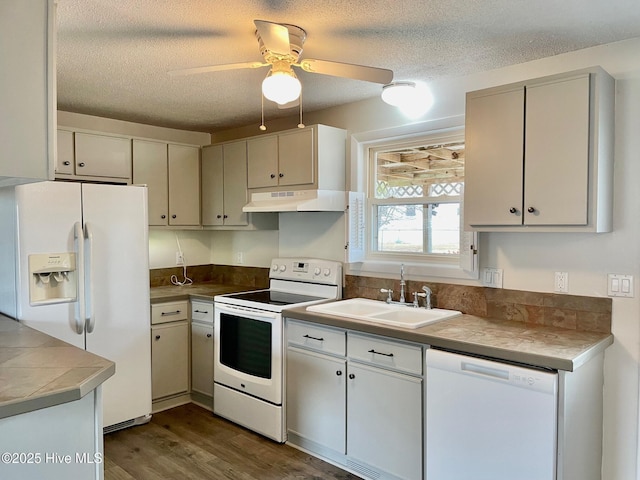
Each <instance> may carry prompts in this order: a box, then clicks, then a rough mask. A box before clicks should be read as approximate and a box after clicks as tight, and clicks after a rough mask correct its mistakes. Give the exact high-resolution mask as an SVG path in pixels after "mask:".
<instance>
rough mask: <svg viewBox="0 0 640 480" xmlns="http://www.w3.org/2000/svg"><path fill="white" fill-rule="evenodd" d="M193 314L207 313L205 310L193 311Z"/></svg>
mask: <svg viewBox="0 0 640 480" xmlns="http://www.w3.org/2000/svg"><path fill="white" fill-rule="evenodd" d="M193 313H209V312H208V311H207V310H194V311H193Z"/></svg>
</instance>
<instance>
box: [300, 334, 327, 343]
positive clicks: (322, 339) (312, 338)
mask: <svg viewBox="0 0 640 480" xmlns="http://www.w3.org/2000/svg"><path fill="white" fill-rule="evenodd" d="M303 336H304V338H309V339H311V340H317V341H319V342H324V338H322V337H312V336H311V335H303Z"/></svg>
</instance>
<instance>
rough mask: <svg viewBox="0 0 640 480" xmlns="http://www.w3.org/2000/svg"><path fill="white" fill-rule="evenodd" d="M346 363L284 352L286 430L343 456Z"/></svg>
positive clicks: (295, 350)
mask: <svg viewBox="0 0 640 480" xmlns="http://www.w3.org/2000/svg"><path fill="white" fill-rule="evenodd" d="M345 377H346V368H345V360H344V359H340V358H335V357H330V356H327V355H321V354H317V353H314V352H309V351H306V350H301V349H298V348H295V347H289V348H288V349H287V380H286V385H287V409H286V412H287V429H288V430H289V431H290V432H292V433H295V434H297V435H298V436H300V437H301V438H303V439H305V440H309V441H311V442H314V443H316V444H318V445H321V446H323V447H326V448H330V449H331V450H333V451H336V452H339V453H341V454H344V453H345V434H346V431H345V427H346V416H345V395H346V392H345Z"/></svg>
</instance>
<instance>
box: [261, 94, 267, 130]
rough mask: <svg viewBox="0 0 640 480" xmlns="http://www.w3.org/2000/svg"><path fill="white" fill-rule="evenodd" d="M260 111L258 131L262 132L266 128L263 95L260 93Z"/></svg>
mask: <svg viewBox="0 0 640 480" xmlns="http://www.w3.org/2000/svg"><path fill="white" fill-rule="evenodd" d="M260 103H261V105H260V107H261V108H260V109H261V111H262V119H261V120H260V130H262V131H263V132H264V131H265V130H266V129H267V126H266V125H265V124H264V95H263V94H262V92H260Z"/></svg>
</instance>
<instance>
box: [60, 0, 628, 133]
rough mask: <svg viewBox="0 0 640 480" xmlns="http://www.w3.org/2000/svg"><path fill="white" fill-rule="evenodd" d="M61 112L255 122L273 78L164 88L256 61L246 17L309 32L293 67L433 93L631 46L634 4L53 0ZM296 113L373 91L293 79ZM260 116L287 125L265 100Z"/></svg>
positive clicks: (214, 126) (329, 80)
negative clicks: (490, 74) (327, 67)
mask: <svg viewBox="0 0 640 480" xmlns="http://www.w3.org/2000/svg"><path fill="white" fill-rule="evenodd" d="M57 3H58V57H57V68H58V73H57V79H58V108H59V109H60V110H65V111H69V112H78V113H85V114H90V115H97V116H103V117H110V118H116V119H122V120H129V121H134V122H139V123H148V124H153V125H160V126H168V127H174V128H183V129H188V130H197V131H208V132H210V131H215V130H220V129H225V128H230V127H235V126H240V125H248V124H251V123H259V122H260V100H261V95H260V83H261V81H262V79H263V78H264V76H265V75H266V73H267V71H268V69H266V68H262V69H256V70H232V71H221V72H211V73H205V74H200V75H192V76H180V77H170V76H169V75H167V71H169V70H176V69H182V68H189V67H197V66H203V65H216V64H225V63H236V62H248V61H262V57H261V56H260V53H259V50H258V43H257V40H256V38H255V36H254V31H255V26H254V24H253V20H254V19H262V20H268V21H272V22H278V23H290V24H294V25H298V26H300V27H302V28H304V29H305V30H306V32H307V40H306V42H305V45H304V52H303V54H302V58H305V57H306V58H317V59H323V60H333V61H338V62H348V63H356V64H361V65H370V66H375V67H383V68H389V69H391V70H393V72H394V79H395V80H412V81H419V82H425V83H428V82H429V81H432V80H434V79H441V78H446V77H456V76H461V75H466V74H470V73H474V72H479V71H484V70H489V69H493V68H498V67H503V66H507V65H512V64H517V63H522V62H526V61H529V60H534V59H538V58H542V57H548V56H552V55H557V54H560V53H564V52H568V51H573V50H578V49H582V48H586V47H590V46H594V45H598V44H603V43H610V42H614V41H618V40H624V39H628V38H632V37H639V36H640V8H639V3H638V0H607V1H604V0H391V1H389V0H384V1H382V0H368V1H364V0H363V1H358V0H314V1H295V2H294V1H289V0H233V1H216V0H109V1H105V0H58V2H57ZM296 73H297V74H299V75H298V76H299V78H300V80H301V82H302V85H303V87H302V88H303V107H304V110H305V111H313V110H319V109H322V108H327V107H331V106H335V105H340V104H344V103H349V102H353V101H357V100H362V99H365V98H370V97H375V96H378V95H379V94H380V91H381V87H380V85H378V84H373V83H368V82H362V81H356V80H346V79H341V78H336V77H331V76H326V75H319V74H310V73H306V72H302V71H300V70H299V69H297V70H296ZM265 112H266V113H265V114H266V115H267V117H268V118H275V117H277V116H284V115H291V114H295V113H296V110H293V111H292V110H278V109H277V108H276V106H275V104H273V103H271V102H265Z"/></svg>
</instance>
